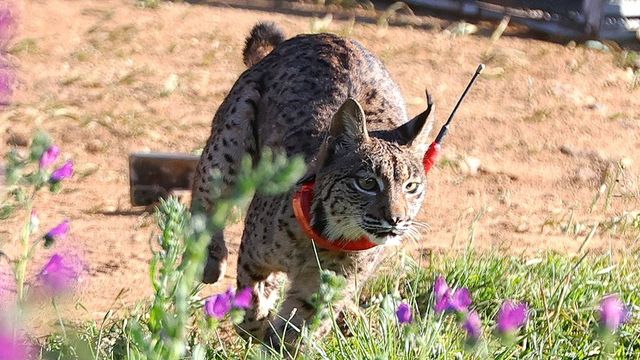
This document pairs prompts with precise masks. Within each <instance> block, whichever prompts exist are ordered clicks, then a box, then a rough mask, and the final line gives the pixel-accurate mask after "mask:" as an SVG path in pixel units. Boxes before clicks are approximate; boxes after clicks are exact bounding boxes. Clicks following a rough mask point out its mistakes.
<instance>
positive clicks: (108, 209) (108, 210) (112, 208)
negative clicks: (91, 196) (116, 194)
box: [102, 205, 118, 214]
mask: <svg viewBox="0 0 640 360" xmlns="http://www.w3.org/2000/svg"><path fill="white" fill-rule="evenodd" d="M117 210H118V207H117V206H115V205H107V206H105V207H103V208H102V211H103V212H104V213H106V214H113V213H115V212H116V211H117Z"/></svg>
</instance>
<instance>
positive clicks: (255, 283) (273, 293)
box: [236, 254, 285, 341]
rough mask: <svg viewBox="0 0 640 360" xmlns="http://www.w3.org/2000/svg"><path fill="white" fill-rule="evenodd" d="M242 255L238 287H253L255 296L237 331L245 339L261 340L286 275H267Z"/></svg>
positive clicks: (239, 262) (239, 264)
mask: <svg viewBox="0 0 640 360" xmlns="http://www.w3.org/2000/svg"><path fill="white" fill-rule="evenodd" d="M240 256H241V258H240V260H239V261H238V281H237V284H238V285H237V287H238V289H245V288H247V287H249V288H251V289H252V290H253V291H252V295H253V297H252V306H251V308H249V309H247V310H246V312H245V316H244V319H243V321H242V323H240V324H239V325H238V326H237V327H236V332H237V333H238V334H239V335H240V336H242V337H243V338H245V340H248V339H249V338H250V337H253V338H254V340H258V341H260V340H262V339H263V338H264V333H265V330H266V328H267V320H268V317H269V311H270V310H271V309H272V308H273V307H274V306H275V303H276V301H277V300H278V293H279V291H280V287H281V286H282V284H283V283H284V281H285V275H284V274H283V273H271V274H269V275H265V274H266V272H264V271H263V270H262V269H260V268H258V267H256V266H255V265H251V264H250V263H248V262H244V260H243V259H242V257H243V256H242V254H240ZM245 259H246V256H245Z"/></svg>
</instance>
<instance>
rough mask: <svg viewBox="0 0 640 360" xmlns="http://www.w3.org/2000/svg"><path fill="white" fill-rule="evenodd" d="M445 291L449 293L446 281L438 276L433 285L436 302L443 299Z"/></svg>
mask: <svg viewBox="0 0 640 360" xmlns="http://www.w3.org/2000/svg"><path fill="white" fill-rule="evenodd" d="M447 291H449V285H447V280H445V279H444V277H443V276H442V275H438V277H437V278H436V281H435V282H434V283H433V293H434V294H435V295H436V300H437V299H439V298H441V297H443V296H444V294H445V293H446V292H447Z"/></svg>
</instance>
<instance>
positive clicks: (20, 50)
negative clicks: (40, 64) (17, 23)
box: [9, 38, 40, 55]
mask: <svg viewBox="0 0 640 360" xmlns="http://www.w3.org/2000/svg"><path fill="white" fill-rule="evenodd" d="M39 52H40V49H39V48H38V43H37V41H36V39H34V38H24V39H22V40H20V41H18V42H17V43H16V44H15V45H13V46H12V47H11V49H9V53H10V54H12V55H22V54H37V53H39Z"/></svg>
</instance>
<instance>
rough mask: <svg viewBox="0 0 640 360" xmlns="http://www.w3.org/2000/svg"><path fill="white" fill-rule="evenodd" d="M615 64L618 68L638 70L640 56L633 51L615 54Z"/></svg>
mask: <svg viewBox="0 0 640 360" xmlns="http://www.w3.org/2000/svg"><path fill="white" fill-rule="evenodd" d="M613 59H614V60H613V61H614V64H615V65H616V66H618V67H621V68H623V69H626V68H628V67H630V68H632V69H638V67H639V65H640V55H638V53H637V52H635V51H633V50H622V51H618V52H615V53H614V54H613Z"/></svg>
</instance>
